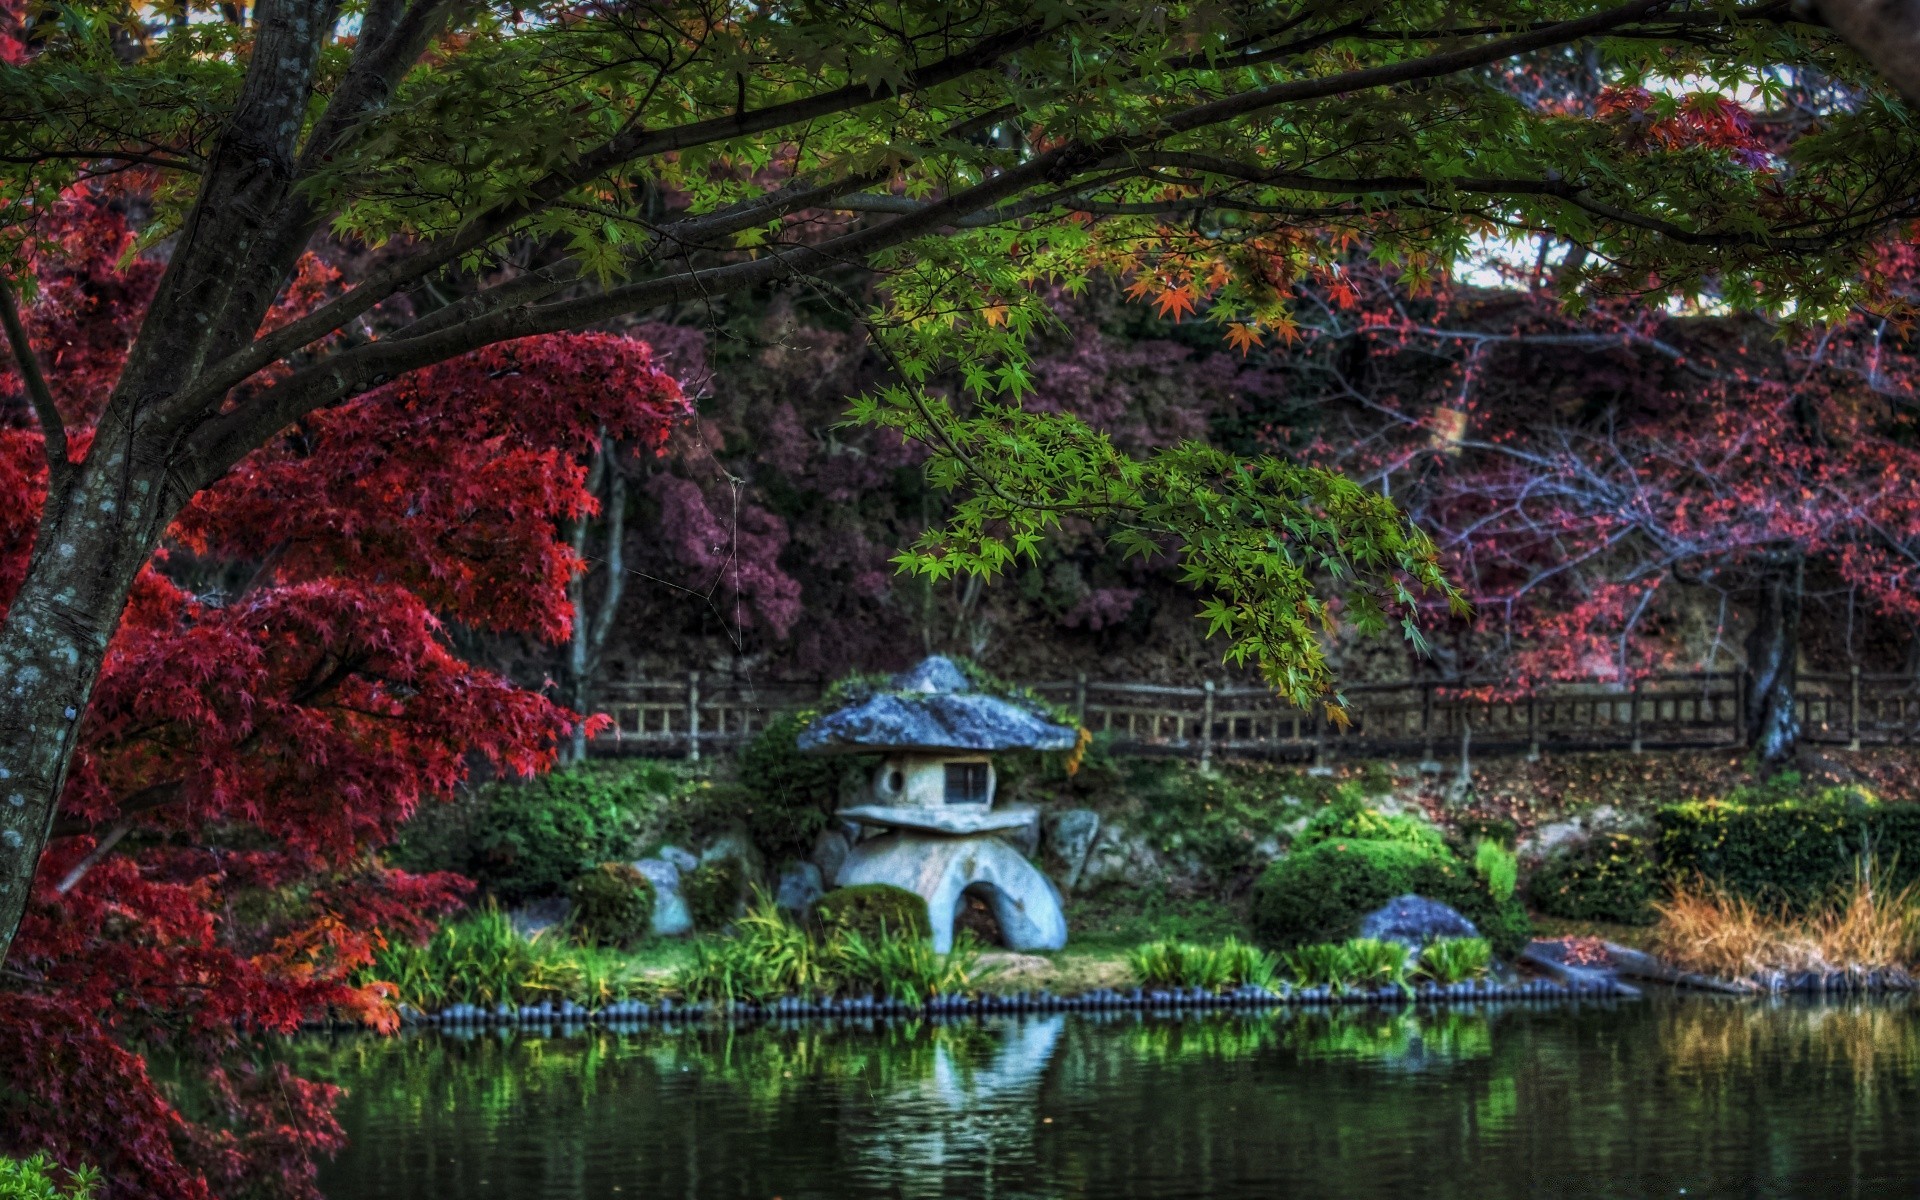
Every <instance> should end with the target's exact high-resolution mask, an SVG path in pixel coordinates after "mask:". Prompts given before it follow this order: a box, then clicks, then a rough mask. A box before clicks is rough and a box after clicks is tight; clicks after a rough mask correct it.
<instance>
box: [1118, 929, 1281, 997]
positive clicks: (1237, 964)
mask: <svg viewBox="0 0 1920 1200" xmlns="http://www.w3.org/2000/svg"><path fill="white" fill-rule="evenodd" d="M1127 965H1128V966H1129V967H1131V968H1132V970H1133V973H1134V975H1135V976H1136V977H1137V978H1138V979H1139V980H1140V982H1141V983H1142V984H1144V985H1145V986H1147V987H1199V988H1207V989H1209V990H1211V991H1219V990H1221V989H1223V988H1232V987H1241V986H1244V985H1246V984H1253V985H1254V986H1256V987H1265V986H1267V985H1268V984H1269V983H1271V982H1272V981H1273V973H1274V970H1275V967H1276V966H1277V965H1278V960H1277V959H1276V958H1275V956H1274V955H1272V954H1269V953H1267V952H1266V951H1264V950H1261V949H1260V948H1259V947H1257V946H1251V945H1248V944H1247V943H1246V942H1243V941H1241V940H1239V939H1238V938H1228V939H1227V940H1226V941H1224V942H1222V943H1220V944H1219V945H1217V946H1204V945H1196V944H1194V943H1192V942H1178V941H1173V940H1171V939H1166V940H1162V941H1157V942H1149V943H1147V944H1146V945H1144V946H1137V947H1135V948H1134V949H1132V950H1130V951H1128V952H1127Z"/></svg>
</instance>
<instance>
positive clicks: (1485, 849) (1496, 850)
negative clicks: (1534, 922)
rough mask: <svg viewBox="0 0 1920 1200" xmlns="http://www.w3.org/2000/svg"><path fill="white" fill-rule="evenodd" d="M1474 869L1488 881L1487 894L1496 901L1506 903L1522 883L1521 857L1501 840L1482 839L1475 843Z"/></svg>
mask: <svg viewBox="0 0 1920 1200" xmlns="http://www.w3.org/2000/svg"><path fill="white" fill-rule="evenodd" d="M1473 869H1474V872H1475V873H1476V874H1478V875H1479V876H1480V878H1481V879H1483V880H1485V881H1486V885H1487V894H1488V895H1490V896H1492V897H1493V900H1494V903H1496V904H1505V903H1506V902H1507V901H1508V900H1510V899H1511V898H1512V897H1513V889H1514V888H1515V887H1517V886H1518V885H1519V883H1520V859H1519V857H1518V856H1517V855H1515V854H1514V852H1513V851H1511V850H1509V849H1507V848H1506V847H1505V846H1502V845H1501V844H1500V843H1499V842H1489V841H1480V842H1475V843H1474V845H1473Z"/></svg>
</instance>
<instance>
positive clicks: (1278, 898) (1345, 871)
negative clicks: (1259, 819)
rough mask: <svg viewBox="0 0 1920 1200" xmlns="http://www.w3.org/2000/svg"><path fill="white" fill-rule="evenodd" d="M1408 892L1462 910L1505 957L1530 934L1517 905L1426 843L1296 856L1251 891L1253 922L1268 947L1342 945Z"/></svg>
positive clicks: (1326, 846) (1352, 846)
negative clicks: (1366, 920) (1364, 919)
mask: <svg viewBox="0 0 1920 1200" xmlns="http://www.w3.org/2000/svg"><path fill="white" fill-rule="evenodd" d="M1409 893H1411V894H1414V895H1419V896H1425V897H1427V898H1428V899H1430V900H1437V901H1439V902H1440V903H1442V904H1446V905H1449V906H1451V907H1452V908H1454V909H1456V910H1458V911H1459V913H1460V914H1461V915H1462V916H1464V917H1466V918H1467V919H1468V920H1469V921H1472V922H1473V923H1474V926H1475V927H1476V928H1477V929H1479V931H1480V933H1481V934H1482V936H1484V937H1485V938H1486V939H1487V940H1488V941H1489V942H1490V943H1492V945H1493V948H1494V950H1495V951H1496V952H1498V953H1500V954H1502V955H1512V954H1517V953H1519V951H1520V950H1521V949H1522V948H1524V947H1525V945H1526V943H1527V940H1528V938H1529V936H1530V935H1531V927H1530V925H1529V923H1528V920H1527V914H1526V910H1525V908H1523V907H1522V906H1521V905H1520V904H1519V902H1518V901H1517V900H1515V899H1514V898H1513V897H1512V896H1508V897H1507V898H1506V899H1504V900H1498V899H1495V897H1494V896H1493V894H1492V892H1491V891H1490V889H1489V888H1488V887H1487V885H1486V883H1485V882H1484V881H1482V880H1481V879H1479V878H1478V877H1477V876H1476V875H1475V874H1474V872H1473V871H1472V870H1471V869H1470V868H1468V866H1467V865H1466V864H1465V863H1463V862H1461V861H1460V859H1459V858H1458V857H1457V856H1455V855H1454V853H1453V852H1452V851H1451V850H1449V849H1447V847H1446V846H1445V845H1444V844H1438V843H1435V842H1432V841H1429V840H1426V839H1422V840H1419V841H1375V840H1367V839H1341V840H1337V841H1328V842H1321V843H1319V844H1317V845H1314V846H1310V847H1308V848H1307V849H1305V850H1297V851H1295V852H1294V853H1292V854H1289V855H1288V856H1287V857H1285V858H1283V859H1280V860H1279V861H1278V862H1275V863H1274V864H1273V865H1272V866H1270V867H1268V868H1267V870H1266V871H1265V873H1263V874H1262V875H1261V877H1260V879H1259V881H1258V882H1256V883H1255V884H1254V889H1253V897H1252V904H1251V911H1250V916H1251V920H1252V925H1253V931H1254V934H1255V936H1256V937H1257V938H1258V939H1259V940H1260V941H1261V942H1262V943H1263V944H1265V945H1269V946H1275V947H1281V948H1285V947H1290V946H1298V945H1302V944H1305V943H1312V942H1331V941H1340V940H1344V939H1346V938H1348V937H1351V936H1352V935H1353V934H1354V933H1355V932H1356V931H1357V930H1358V928H1359V924H1360V918H1361V917H1363V916H1365V915H1366V914H1367V913H1369V912H1371V911H1373V910H1374V909H1376V908H1379V907H1380V906H1381V905H1383V904H1385V903H1386V902H1387V901H1389V900H1391V899H1393V898H1394V897H1396V896H1404V895H1407V894H1409Z"/></svg>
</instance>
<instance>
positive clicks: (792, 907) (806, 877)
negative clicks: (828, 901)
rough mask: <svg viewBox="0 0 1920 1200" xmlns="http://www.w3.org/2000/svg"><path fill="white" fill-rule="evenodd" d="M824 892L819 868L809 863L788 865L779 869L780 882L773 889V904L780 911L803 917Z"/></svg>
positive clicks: (824, 887) (810, 910) (811, 909)
mask: <svg viewBox="0 0 1920 1200" xmlns="http://www.w3.org/2000/svg"><path fill="white" fill-rule="evenodd" d="M825 890H826V886H825V884H824V883H823V882H822V880H821V878H820V868H819V867H816V866H814V865H813V864H812V863H810V862H800V863H788V864H787V865H786V866H784V867H782V868H781V869H780V881H779V883H778V884H776V885H775V887H774V893H773V902H774V903H775V904H776V905H778V906H779V907H780V909H781V911H783V912H786V913H789V914H791V915H793V916H795V917H805V916H806V915H807V914H808V913H810V912H812V911H813V906H814V904H815V903H816V902H817V901H818V900H819V899H820V896H821V893H822V892H824V891H825Z"/></svg>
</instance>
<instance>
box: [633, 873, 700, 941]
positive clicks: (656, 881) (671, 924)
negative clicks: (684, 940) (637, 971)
mask: <svg viewBox="0 0 1920 1200" xmlns="http://www.w3.org/2000/svg"><path fill="white" fill-rule="evenodd" d="M633 869H634V870H636V871H638V872H640V873H641V874H642V875H644V876H646V877H647V882H648V883H651V884H652V885H653V925H652V932H653V935H654V936H655V937H684V936H686V935H687V934H689V933H692V932H693V914H692V913H691V912H689V911H688V910H687V898H686V896H684V895H683V894H682V893H681V891H680V868H679V867H677V866H675V865H674V864H673V863H671V862H668V861H667V860H666V859H664V858H643V859H641V860H640V861H639V862H636V863H634V864H633Z"/></svg>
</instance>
